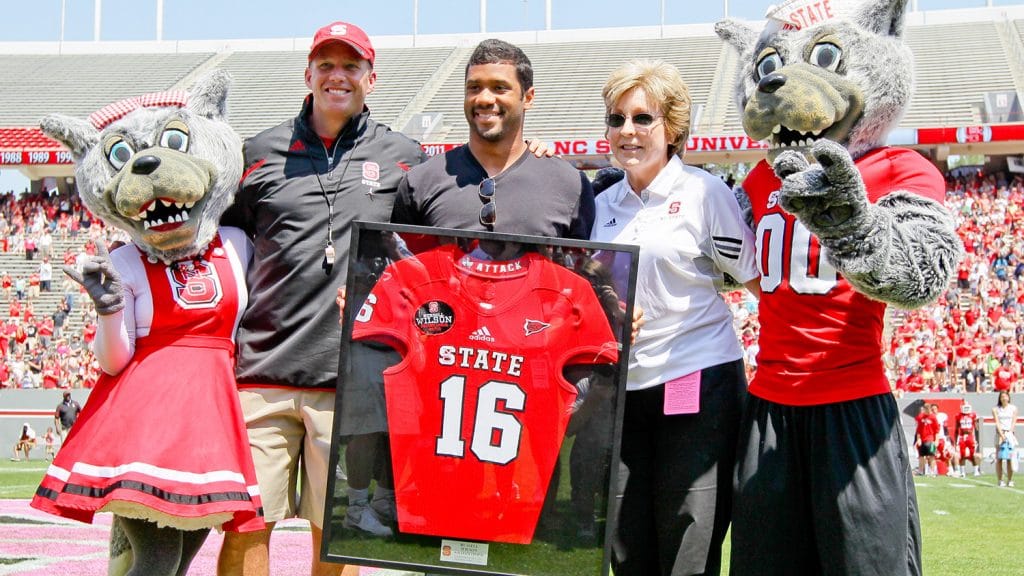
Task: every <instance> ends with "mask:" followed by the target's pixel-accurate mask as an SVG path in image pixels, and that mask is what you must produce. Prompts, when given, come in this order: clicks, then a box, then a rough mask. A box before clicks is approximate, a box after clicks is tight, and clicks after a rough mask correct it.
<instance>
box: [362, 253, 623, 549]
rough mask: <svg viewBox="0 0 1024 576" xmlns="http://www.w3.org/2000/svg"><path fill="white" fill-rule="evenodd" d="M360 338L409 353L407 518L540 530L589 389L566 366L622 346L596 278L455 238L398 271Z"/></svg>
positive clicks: (516, 537)
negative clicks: (486, 251) (579, 390)
mask: <svg viewBox="0 0 1024 576" xmlns="http://www.w3.org/2000/svg"><path fill="white" fill-rule="evenodd" d="M353 339H355V340H376V341H379V342H383V343H386V344H388V345H390V346H392V347H394V348H395V349H396V350H398V351H399V352H400V353H401V354H402V362H401V363H399V364H397V365H395V366H392V367H390V368H388V369H387V370H385V371H384V389H385V398H386V403H387V417H388V427H389V437H390V441H391V461H392V464H393V467H394V476H395V492H396V506H397V511H398V527H399V529H400V530H401V531H402V532H406V533H415V534H427V535H433V536H444V537H451V538H464V539H473V540H485V541H495V542H511V543H519V544H527V543H529V542H530V541H531V540H532V539H533V533H534V529H535V527H536V524H537V519H538V517H539V515H540V511H541V507H542V505H543V503H544V497H545V495H546V493H547V490H548V483H549V482H550V480H551V475H552V471H553V469H554V466H555V463H556V461H557V458H558V452H559V449H560V448H561V443H562V437H563V436H564V435H565V429H566V425H567V424H568V421H569V409H570V405H571V403H572V402H573V400H575V398H576V390H575V388H574V387H573V386H572V385H571V384H570V383H569V382H568V381H566V380H565V378H564V376H563V374H562V369H563V368H565V367H566V366H567V365H573V364H603V363H614V362H616V361H617V358H618V344H617V342H616V340H615V337H614V336H613V334H612V331H611V327H610V326H609V323H608V321H607V318H606V316H605V313H604V311H603V310H602V308H601V305H600V303H599V302H598V300H597V297H596V296H595V294H594V290H593V288H592V287H591V285H590V283H589V282H587V281H586V280H584V279H583V278H581V277H580V276H578V275H576V274H575V273H573V272H571V271H569V270H567V269H565V268H563V267H562V266H559V265H557V264H554V263H552V262H551V261H549V260H547V259H546V258H544V257H543V256H540V255H539V254H535V253H529V254H526V255H524V256H522V257H520V258H518V259H515V260H510V261H500V262H497V261H488V260H477V259H475V258H473V257H471V256H469V255H467V254H466V253H464V252H462V251H461V250H460V249H458V248H457V247H456V246H454V245H448V246H442V247H440V248H437V249H434V250H431V251H428V252H426V253H422V254H419V255H418V256H417V257H416V258H410V259H407V260H402V261H399V262H396V263H394V264H392V265H391V266H389V267H388V268H387V269H386V270H385V271H384V273H383V274H382V275H381V279H380V281H379V282H378V283H377V285H376V286H375V287H374V289H373V291H372V292H371V293H370V295H369V296H368V297H367V300H366V303H365V304H364V305H363V306H362V308H361V309H360V311H359V313H358V315H357V317H356V322H355V325H354V329H353Z"/></svg>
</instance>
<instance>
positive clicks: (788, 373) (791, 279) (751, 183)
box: [743, 148, 945, 406]
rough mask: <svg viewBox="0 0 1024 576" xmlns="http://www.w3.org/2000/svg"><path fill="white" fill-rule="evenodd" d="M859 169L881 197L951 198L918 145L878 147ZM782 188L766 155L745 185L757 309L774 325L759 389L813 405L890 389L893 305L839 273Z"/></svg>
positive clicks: (766, 337)
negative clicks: (885, 320)
mask: <svg viewBox="0 0 1024 576" xmlns="http://www.w3.org/2000/svg"><path fill="white" fill-rule="evenodd" d="M856 165H857V170H858V171H860V174H861V178H862V179H863V181H864V185H865V187H866V188H867V194H868V200H869V201H870V202H872V203H876V202H878V201H879V200H880V199H881V198H882V197H884V196H886V195H887V194H889V193H891V192H894V191H897V190H904V191H907V192H911V193H915V194H920V195H921V196H924V197H927V198H931V199H932V200H935V201H937V202H939V203H942V202H943V200H944V197H945V182H944V181H943V179H942V175H941V174H939V172H938V170H936V169H935V167H934V166H932V165H931V163H929V162H928V161H927V160H925V159H924V158H923V157H922V156H921V155H920V154H918V153H917V152H914V151H912V150H905V149H901V148H878V149H875V150H872V151H871V152H868V153H867V154H865V155H864V156H862V157H860V158H858V159H857V161H856ZM780 187H781V183H780V182H779V179H778V178H776V177H775V174H774V172H773V171H772V168H771V166H769V165H768V163H767V162H764V161H762V162H760V163H759V164H758V165H757V166H756V167H755V168H754V170H752V171H751V172H750V175H749V176H747V178H746V180H744V182H743V188H744V190H746V192H747V194H748V195H749V197H750V203H751V207H752V208H753V214H754V224H755V230H754V235H755V238H756V241H757V263H758V268H759V269H760V271H761V300H760V305H759V308H758V313H759V316H760V322H761V325H762V326H765V327H766V328H765V329H764V330H762V331H761V335H760V337H759V341H758V344H759V345H760V352H759V353H758V355H757V374H756V376H755V377H754V380H753V382H751V383H750V393H751V394H754V395H755V396H758V397H760V398H764V399H765V400H768V401H770V402H776V403H779V404H784V405H790V406H811V405H818V404H828V403H834V402H844V401H847V400H855V399H857V398H864V397H867V396H873V395H876V394H882V393H885V392H889V390H890V388H889V381H888V379H887V378H886V376H885V370H884V367H883V365H882V357H881V339H882V317H883V315H884V313H885V304H884V303H882V302H878V301H876V300H871V299H870V298H868V297H867V296H864V295H863V294H861V293H859V292H857V291H855V290H854V289H853V287H852V286H851V285H850V283H849V282H847V281H846V279H844V278H843V277H842V276H840V275H839V273H838V272H837V271H836V269H835V268H834V267H833V266H832V265H831V264H830V263H829V262H828V258H827V257H826V255H825V253H824V249H823V248H822V247H821V246H820V245H819V244H818V239H817V238H815V237H814V236H813V235H812V234H811V233H810V232H809V231H808V230H807V228H805V227H804V225H803V224H801V223H800V222H799V221H798V220H797V219H796V217H794V216H793V215H792V214H790V213H788V212H786V211H785V210H783V209H782V206H781V205H779V193H778V191H779V188H780ZM896 249H897V250H899V249H900V248H899V247H897V248H896Z"/></svg>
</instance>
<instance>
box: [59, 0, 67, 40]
mask: <svg viewBox="0 0 1024 576" xmlns="http://www.w3.org/2000/svg"><path fill="white" fill-rule="evenodd" d="M66 8H67V0H60V46H63V45H64V14H65V9H66ZM58 49H59V48H58Z"/></svg>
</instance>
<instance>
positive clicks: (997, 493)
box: [0, 458, 1024, 576]
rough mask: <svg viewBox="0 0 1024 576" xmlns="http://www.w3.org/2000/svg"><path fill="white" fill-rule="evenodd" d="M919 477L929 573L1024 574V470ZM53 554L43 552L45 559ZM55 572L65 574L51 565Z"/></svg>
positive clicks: (1, 490) (19, 480) (30, 482)
mask: <svg viewBox="0 0 1024 576" xmlns="http://www.w3.org/2000/svg"><path fill="white" fill-rule="evenodd" d="M45 469H46V463H45V462H43V461H32V462H10V461H8V460H7V459H6V458H5V459H4V460H3V461H2V462H0V499H28V498H31V496H32V494H33V492H34V491H35V488H36V486H37V485H38V483H39V480H40V479H41V478H42V475H43V472H44V471H45ZM916 481H917V495H918V502H919V505H920V514H921V526H922V533H923V540H924V574H925V575H926V576H974V575H979V576H1024V471H1022V473H1021V474H1020V476H1019V477H1018V486H1019V487H1017V488H998V487H996V486H995V475H994V474H985V475H984V476H981V477H980V478H975V477H967V478H945V477H942V478H916ZM104 516H106V515H104ZM19 520H20V519H19V518H17V517H6V516H4V515H3V514H0V526H4V528H0V574H22V573H24V574H29V572H22V571H19V570H18V564H20V563H21V562H19V560H21V556H15V557H12V555H11V554H9V552H10V550H7V551H4V549H5V548H8V545H14V544H15V542H13V540H14V538H16V535H15V534H14V533H13V531H12V530H11V528H13V526H12V524H18V523H19ZM34 524H36V525H38V521H35V522H34ZM36 529H38V527H37V528H36ZM62 529H64V525H63V524H57V523H55V524H54V525H53V530H54V532H55V533H56V532H57V531H60V530H62ZM44 531H45V530H44ZM303 538H304V537H303ZM306 541H307V542H308V540H306ZM208 544H211V542H208ZM25 552H28V551H27V550H25ZM47 553H48V552H47V551H46V550H45V549H43V550H42V551H40V552H38V554H39V557H40V558H42V557H43V556H42V555H44V554H47ZM58 554H59V552H58ZM305 554H306V553H303V555H304V556H305ZM31 555H32V554H31V553H30V554H24V555H22V556H31ZM30 566H32V567H33V568H38V567H39V564H38V563H37V562H33V561H32V560H31V559H30V558H25V568H26V569H28V568H29V567H30ZM193 572H194V571H193ZM374 572H376V571H374ZM49 573H50V574H55V573H60V572H59V571H57V572H55V571H54V566H53V565H51V566H50V568H49Z"/></svg>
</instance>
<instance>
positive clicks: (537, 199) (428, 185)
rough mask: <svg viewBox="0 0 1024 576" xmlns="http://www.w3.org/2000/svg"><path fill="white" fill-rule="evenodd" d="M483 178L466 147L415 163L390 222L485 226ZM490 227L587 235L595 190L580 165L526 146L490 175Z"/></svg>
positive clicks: (556, 235) (557, 235) (550, 234)
mask: <svg viewBox="0 0 1024 576" xmlns="http://www.w3.org/2000/svg"><path fill="white" fill-rule="evenodd" d="M486 178H487V172H486V170H484V168H483V166H481V165H480V163H479V162H478V161H477V159H476V158H474V157H473V154H472V153H471V152H470V150H469V146H460V147H458V148H455V149H454V150H450V151H449V152H447V153H445V154H443V155H441V156H435V157H434V158H431V159H430V160H429V161H427V162H426V163H424V164H421V165H419V166H416V167H414V168H413V169H412V170H410V171H409V172H408V173H407V174H406V175H405V178H403V179H402V182H401V184H399V186H398V195H397V197H396V198H395V207H394V211H393V212H392V215H391V221H392V222H393V223H395V224H416V225H420V226H435V227H440V228H455V229H460V230H488V228H487V227H485V226H484V225H483V224H481V223H480V208H481V206H483V204H484V202H483V201H482V199H481V198H480V195H479V191H480V183H481V182H482V181H483V180H485V179H486ZM494 185H495V188H494V198H493V200H492V201H493V202H494V204H495V209H496V219H495V224H494V228H493V231H494V232H503V233H506V234H527V235H533V236H545V237H548V238H577V239H583V240H587V239H589V238H590V228H591V225H592V224H593V221H594V193H593V191H592V190H591V188H590V181H588V180H587V177H586V175H584V174H583V173H582V172H580V171H579V170H576V168H574V167H573V166H572V165H570V164H569V163H568V162H566V161H564V160H562V159H560V158H537V157H535V156H534V155H533V154H532V153H531V152H529V151H526V152H524V153H523V155H522V156H521V157H520V158H519V159H518V160H516V162H515V164H513V165H512V166H510V167H509V168H508V169H506V170H505V171H504V172H502V173H501V174H498V175H497V176H495V177H494Z"/></svg>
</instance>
